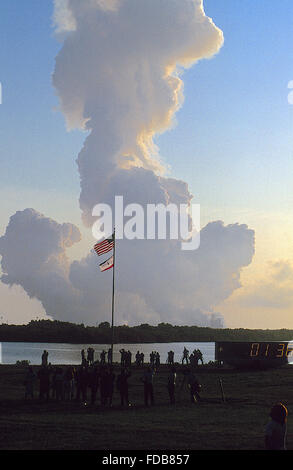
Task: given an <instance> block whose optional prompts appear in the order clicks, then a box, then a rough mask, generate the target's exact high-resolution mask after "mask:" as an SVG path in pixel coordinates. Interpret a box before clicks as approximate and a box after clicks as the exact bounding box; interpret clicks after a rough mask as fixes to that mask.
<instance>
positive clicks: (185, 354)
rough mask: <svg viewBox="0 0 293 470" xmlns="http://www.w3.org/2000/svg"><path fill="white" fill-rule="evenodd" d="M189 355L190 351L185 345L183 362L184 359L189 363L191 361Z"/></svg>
mask: <svg viewBox="0 0 293 470" xmlns="http://www.w3.org/2000/svg"><path fill="white" fill-rule="evenodd" d="M188 356H189V351H188V349H186V348H185V347H184V349H183V357H182V364H183V362H184V361H185V362H186V364H188V362H189V361H188Z"/></svg>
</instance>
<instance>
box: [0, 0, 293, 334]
mask: <svg viewBox="0 0 293 470" xmlns="http://www.w3.org/2000/svg"><path fill="white" fill-rule="evenodd" d="M204 7H205V12H206V14H207V15H208V16H210V17H212V19H213V21H214V22H215V24H216V25H217V26H218V27H219V28H221V29H222V31H223V33H224V38H225V43H224V46H223V47H222V49H221V50H220V52H219V53H218V54H217V56H215V57H213V58H212V59H210V60H203V61H201V62H200V63H198V64H197V65H195V66H194V67H192V68H191V69H190V70H188V71H186V72H184V75H183V79H184V90H185V91H184V95H185V102H184V105H183V107H182V108H181V109H180V111H179V112H178V113H177V115H176V120H177V124H176V127H174V128H173V129H171V130H170V131H167V132H166V133H164V134H163V135H161V136H158V137H157V139H156V143H157V144H158V146H159V149H160V154H161V155H162V158H163V160H164V161H165V162H166V163H167V164H168V165H170V175H171V176H174V177H177V178H180V179H183V180H184V181H186V182H188V184H189V187H190V190H191V192H192V193H193V194H194V196H195V202H198V203H200V204H201V216H202V222H203V223H206V222H208V221H209V220H213V219H214V218H216V219H222V220H224V222H226V223H230V222H239V223H242V222H243V223H248V224H249V225H250V227H251V228H254V229H255V230H256V233H257V250H258V251H257V253H256V261H257V269H256V271H255V272H257V273H259V272H260V271H262V269H263V270H265V262H267V260H269V259H271V258H273V259H275V258H279V257H282V258H284V257H286V258H287V259H288V260H289V261H290V262H291V260H293V253H292V252H291V251H290V245H291V243H290V240H291V235H292V231H291V229H292V226H291V214H292V209H293V195H292V170H293V164H292V161H293V159H292V154H293V144H292V135H293V106H292V105H289V104H288V100H287V96H288V93H289V90H288V88H287V85H288V82H289V81H290V80H293V48H292V44H293V5H292V1H291V0H281V1H280V2H276V1H272V0H256V1H255V2H251V1H249V0H205V1H204ZM0 12H1V14H0V44H1V46H0V64H1V67H0V81H1V83H2V88H3V103H2V105H1V106H0V121H1V125H0V155H1V157H0V158H1V172H0V187H1V198H2V211H1V215H0V230H1V233H2V232H3V231H4V230H5V226H6V225H7V222H8V218H9V216H10V215H12V214H13V213H14V212H15V210H18V209H23V208H25V207H28V206H31V205H32V204H33V207H35V209H37V210H39V211H41V212H44V213H46V214H47V215H48V216H51V217H54V218H57V220H58V219H59V220H60V221H62V222H63V221H67V220H68V221H70V222H73V223H77V224H79V223H80V220H79V208H78V197H79V191H80V187H79V176H78V172H77V167H76V163H75V159H76V157H77V154H78V152H79V150H80V148H81V147H82V143H83V141H84V138H85V135H84V134H83V133H82V132H80V131H73V132H70V133H69V132H67V131H66V126H65V121H64V117H63V115H62V114H61V113H60V112H58V111H56V108H57V106H58V101H57V98H56V95H55V92H54V89H53V87H52V84H51V74H52V71H53V68H54V60H55V57H56V55H57V53H58V50H59V49H60V47H61V45H60V44H59V43H58V41H57V40H56V38H55V37H54V34H53V29H52V13H53V4H52V1H51V0H50V1H49V0H42V1H40V0H26V1H23V0H12V1H11V0H2V1H1V7H0ZM276 214H277V218H276ZM258 215H261V216H262V218H259V217H258ZM278 217H281V219H280V218H278ZM264 220H265V222H264ZM274 220H276V223H277V224H278V229H276V228H275V229H274V231H270V227H271V226H272V224H273V223H274ZM280 220H281V221H283V223H284V225H282V224H280ZM272 233H273V235H272ZM280 233H281V234H282V237H283V238H282V242H280V238H278V237H279V236H280ZM273 236H274V237H275V242H276V244H275V245H274V246H273V249H272V250H271V251H270V252H268V250H266V251H265V250H264V249H263V248H262V247H264V246H265V247H266V248H268V247H269V246H271V245H272V243H273V241H274V240H273V238H272V237H273ZM285 239H286V240H287V241H286V242H284V240H285ZM88 240H89V239H88ZM282 243H283V245H282ZM278 244H279V245H282V246H281V248H280V250H279V251H278V246H277V245H278ZM258 247H259V248H258ZM282 247H283V248H282ZM253 266H254V265H253ZM253 266H252V267H250V268H249V269H250V271H248V273H249V274H248V277H249V276H251V275H252V277H253V279H255V277H254V274H253V273H252V271H251V270H252V269H253ZM244 279H245V274H244ZM233 306H234V304H233V302H232V307H233ZM232 307H231V308H232ZM223 309H224V310H225V308H224V307H223ZM229 311H230V310H229V308H228V307H227V310H226V314H227V318H229ZM284 315H285V314H284ZM231 321H232V320H231ZM235 321H236V322H237V321H238V324H240V326H241V325H242V324H241V321H242V319H241V318H240V317H239V318H238V319H236V320H235ZM252 323H253V322H252ZM252 323H251V324H252ZM231 324H232V325H233V326H237V324H236V323H235V324H233V323H231ZM272 324H273V323H272ZM244 326H247V325H244Z"/></svg>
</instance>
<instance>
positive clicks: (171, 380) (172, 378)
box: [167, 366, 176, 405]
mask: <svg viewBox="0 0 293 470" xmlns="http://www.w3.org/2000/svg"><path fill="white" fill-rule="evenodd" d="M175 386H176V369H175V367H174V366H172V367H171V368H170V372H169V375H168V379H167V388H168V393H169V398H170V403H171V405H174V404H175Z"/></svg>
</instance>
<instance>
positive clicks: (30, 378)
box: [24, 367, 37, 399]
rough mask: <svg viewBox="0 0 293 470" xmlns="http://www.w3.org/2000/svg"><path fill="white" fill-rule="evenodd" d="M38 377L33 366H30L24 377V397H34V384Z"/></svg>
mask: <svg viewBox="0 0 293 470" xmlns="http://www.w3.org/2000/svg"><path fill="white" fill-rule="evenodd" d="M36 378H37V377H36V374H35V373H34V371H33V368H32V367H29V368H28V370H27V373H26V375H25V379H24V386H25V392H24V398H25V399H27V398H28V397H30V398H32V399H33V398H34V386H35V381H36Z"/></svg>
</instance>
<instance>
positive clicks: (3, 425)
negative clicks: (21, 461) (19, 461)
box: [0, 365, 293, 450]
mask: <svg viewBox="0 0 293 470" xmlns="http://www.w3.org/2000/svg"><path fill="white" fill-rule="evenodd" d="M24 375H25V368H21V367H17V366H15V365H1V366H0V383H1V386H0V429H1V432H0V449H1V450H17V449H18V450H54V449H56V450H73V449H74V450H98V449H103V450H108V449H109V450H119V449H120V450H140V449H144V450H151V449H152V450H176V449H181V450H183V449H186V450H263V449H264V427H265V425H266V423H267V421H268V415H269V411H270V408H271V406H272V404H274V403H275V402H277V401H282V402H283V403H284V404H285V405H286V406H287V408H288V411H289V416H288V436H287V447H288V449H289V450H290V449H293V419H292V418H291V412H290V411H291V410H293V393H292V389H293V367H292V366H285V367H283V368H280V369H274V370H266V371H236V370H228V369H226V370H225V369H217V368H208V367H203V366H199V367H198V378H199V380H200V383H201V384H202V393H201V395H202V400H201V402H200V403H197V404H192V403H191V402H190V399H189V393H188V390H187V387H185V386H184V387H183V389H182V390H181V392H180V382H181V380H182V378H183V375H180V374H179V380H178V382H179V384H178V388H177V402H176V404H175V405H170V404H169V397H168V393H167V389H166V378H167V369H166V366H162V367H161V369H160V370H159V371H158V373H157V374H156V376H155V380H154V390H155V405H154V406H153V407H148V408H146V407H145V406H144V401H143V385H142V383H141V381H140V377H141V376H142V371H141V370H139V369H135V368H134V367H133V370H132V376H131V378H130V380H129V385H130V387H129V398H130V401H131V403H132V406H131V407H129V408H124V409H123V408H121V406H120V404H119V394H118V392H117V391H116V390H115V392H114V401H113V406H112V408H108V409H102V408H101V407H100V404H99V402H98V403H97V404H96V405H94V406H91V405H87V406H85V405H83V404H80V403H76V402H56V401H54V400H51V401H49V402H48V403H42V402H40V401H39V399H38V395H37V393H36V398H35V399H34V400H33V401H32V400H24V386H23V379H24ZM219 378H221V379H222V384H223V389H224V392H225V398H226V401H225V402H223V400H222V395H221V388H220V385H219Z"/></svg>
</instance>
